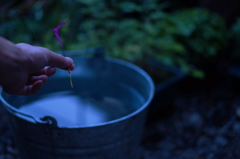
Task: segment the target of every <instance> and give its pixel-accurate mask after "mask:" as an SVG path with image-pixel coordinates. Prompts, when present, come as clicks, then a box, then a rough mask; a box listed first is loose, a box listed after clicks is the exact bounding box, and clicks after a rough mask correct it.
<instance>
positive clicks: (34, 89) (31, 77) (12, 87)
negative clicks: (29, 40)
mask: <svg viewBox="0 0 240 159" xmlns="http://www.w3.org/2000/svg"><path fill="white" fill-rule="evenodd" d="M55 67H58V68H60V69H64V70H68V69H70V70H73V69H74V64H73V60H72V59H71V58H69V57H63V56H62V55H60V54H56V53H54V52H52V51H50V50H48V49H47V48H44V47H38V46H32V45H29V44H25V43H19V44H14V43H12V42H10V41H8V40H6V39H5V38H3V37H0V85H1V86H2V88H3V90H4V91H5V92H7V93H9V94H15V95H31V94H36V93H38V92H39V90H40V89H41V87H42V85H43V84H44V83H45V82H46V81H47V80H48V78H49V77H50V76H52V75H54V73H55V72H56V69H55Z"/></svg>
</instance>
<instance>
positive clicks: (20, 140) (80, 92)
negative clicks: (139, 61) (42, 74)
mask: <svg viewBox="0 0 240 159" xmlns="http://www.w3.org/2000/svg"><path fill="white" fill-rule="evenodd" d="M85 52H86V50H85ZM87 52H89V50H88V51H87ZM90 52H92V53H93V55H94V56H91V57H82V56H81V57H79V56H77V57H73V60H74V63H75V65H76V68H75V70H74V71H72V78H73V84H74V89H72V88H71V87H70V85H69V77H68V73H67V71H62V70H57V73H56V74H55V75H54V76H53V77H51V78H50V79H49V81H48V82H47V83H46V84H44V86H43V88H42V89H41V91H40V92H39V93H38V94H36V95H31V96H27V97H24V96H15V95H9V94H7V93H5V92H2V93H1V97H0V99H1V101H2V103H3V105H4V107H5V108H6V109H7V110H8V113H9V120H10V123H11V127H12V129H13V131H14V134H15V137H16V143H17V145H18V149H19V152H20V155H21V158H22V159H113V158H114V159H137V158H138V157H139V156H138V155H139V142H140V140H141V135H142V131H143V127H144V123H145V118H146V113H147V107H148V105H149V104H150V102H151V100H152V98H153V95H154V84H153V81H152V79H151V78H150V76H149V75H148V74H147V73H146V72H145V71H143V70H142V69H140V68H139V67H137V66H135V65H133V64H131V63H129V62H126V61H123V60H119V59H114V58H105V57H104V56H103V51H102V49H94V50H90ZM82 53H83V51H80V52H78V51H77V52H73V55H79V54H82ZM68 54H69V53H68ZM59 92H61V93H60V94H61V98H57V100H58V101H60V100H63V98H64V97H65V96H68V95H69V94H74V95H77V96H80V97H81V100H82V99H84V100H86V101H87V104H89V103H94V104H95V105H97V106H99V107H101V108H96V109H101V110H102V109H103V110H105V111H107V113H106V114H107V119H104V120H103V121H101V120H98V121H97V122H96V121H95V122H92V121H93V119H95V118H99V115H98V114H95V115H92V116H88V119H89V120H91V122H89V123H85V124H84V123H78V120H76V121H77V122H76V123H71V124H69V125H68V122H65V121H66V120H68V118H64V120H62V121H63V122H60V121H59V120H58V118H57V117H58V116H56V115H54V114H51V113H50V114H46V115H44V116H41V115H40V116H35V115H34V113H35V114H36V113H40V112H39V110H40V109H38V107H39V105H38V106H36V107H35V105H34V102H35V101H38V100H39V99H41V100H42V99H45V98H47V96H46V94H51V97H55V96H58V95H59V94H58V93H59ZM71 99H72V98H71ZM115 99H117V100H118V101H116V100H115ZM86 101H85V102H86ZM119 101H120V103H119ZM121 102H122V103H124V104H122V103H121ZM109 103H110V104H109ZM60 104H63V103H60ZM24 105H25V106H26V105H28V107H29V108H31V110H32V112H27V111H24V109H22V108H23V106H24ZM63 105H67V106H69V109H70V107H71V102H67V103H64V104H63ZM51 106H52V105H51V104H50V106H49V107H51ZM53 106H55V107H56V106H58V104H55V105H53ZM59 107H60V105H59ZM81 110H82V111H83V109H81ZM81 110H80V111H78V110H76V111H72V114H73V113H74V114H75V115H76V116H77V118H78V117H81V119H82V116H84V115H87V113H82V111H81ZM125 110H127V111H125ZM62 113H63V114H64V113H69V112H67V111H65V112H64V111H63V112H62ZM78 113H79V115H78ZM72 114H71V112H70V115H68V116H67V117H69V118H72V116H74V115H72ZM80 114H81V115H80ZM119 114H120V115H119ZM105 117H106V116H105ZM69 123H70V122H69Z"/></svg>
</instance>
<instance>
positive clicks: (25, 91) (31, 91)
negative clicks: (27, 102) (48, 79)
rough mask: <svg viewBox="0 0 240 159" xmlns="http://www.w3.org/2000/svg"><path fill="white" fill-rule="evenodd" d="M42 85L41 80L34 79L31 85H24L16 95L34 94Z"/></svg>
mask: <svg viewBox="0 0 240 159" xmlns="http://www.w3.org/2000/svg"><path fill="white" fill-rule="evenodd" d="M42 85H43V81H41V80H38V81H35V83H33V85H27V86H24V87H23V89H22V90H21V91H20V92H19V93H18V95H24V96H28V95H32V94H36V93H38V92H39V91H40V89H41V87H42Z"/></svg>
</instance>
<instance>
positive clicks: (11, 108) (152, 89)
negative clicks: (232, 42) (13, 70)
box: [0, 57, 155, 129]
mask: <svg viewBox="0 0 240 159" xmlns="http://www.w3.org/2000/svg"><path fill="white" fill-rule="evenodd" d="M105 60H106V61H108V62H113V63H116V64H119V65H123V66H125V67H127V68H129V69H132V70H134V71H135V72H137V73H139V74H140V75H141V76H143V78H145V79H146V81H147V82H148V85H149V88H150V89H149V90H150V91H149V92H150V94H149V95H148V98H147V99H146V101H145V102H144V103H143V104H142V106H141V107H139V108H138V109H137V110H135V111H133V112H131V113H129V114H127V115H125V116H123V117H120V118H117V119H114V120H110V121H106V122H101V123H97V124H91V125H83V126H81V125H79V126H60V127H59V126H58V128H61V129H76V128H92V127H100V126H104V125H110V124H114V123H118V122H121V121H124V120H127V119H129V118H131V117H133V116H135V115H137V114H139V113H140V112H142V111H144V110H145V109H146V108H147V107H148V106H149V105H150V103H151V101H152V99H153V96H154V92H155V85H154V82H153V80H152V78H151V77H150V75H149V74H148V73H147V72H146V71H144V70H143V69H142V68H140V67H139V66H137V65H135V64H133V63H131V62H128V61H125V60H122V59H118V58H113V57H107V58H105ZM2 93H3V89H2V87H1V86H0V101H1V102H2V103H3V106H4V107H5V108H6V109H7V110H8V111H9V112H10V113H11V114H12V115H14V116H16V117H18V118H21V117H20V116H19V115H16V114H20V115H24V116H27V117H29V118H32V119H33V120H34V121H35V123H33V124H46V122H44V121H41V120H40V119H36V118H34V117H32V116H31V115H28V114H24V113H22V112H20V111H19V109H17V108H15V107H14V106H12V105H10V104H9V103H8V102H7V101H6V100H5V99H4V98H3V96H2ZM21 119H23V118H21ZM23 120H25V121H27V120H26V119H23ZM27 122H30V121H27ZM31 123H32V122H31Z"/></svg>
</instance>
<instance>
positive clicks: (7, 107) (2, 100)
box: [0, 86, 57, 127]
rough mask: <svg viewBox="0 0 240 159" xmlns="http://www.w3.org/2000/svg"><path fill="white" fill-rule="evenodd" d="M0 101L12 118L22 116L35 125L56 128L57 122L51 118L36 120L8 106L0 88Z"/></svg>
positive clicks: (45, 117)
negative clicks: (32, 121)
mask: <svg viewBox="0 0 240 159" xmlns="http://www.w3.org/2000/svg"><path fill="white" fill-rule="evenodd" d="M0 101H1V102H2V105H3V107H4V108H5V109H6V110H7V111H8V112H9V113H11V114H13V115H14V116H16V114H18V115H21V116H24V117H26V118H30V119H32V120H34V122H35V123H36V124H47V125H52V126H54V127H57V120H56V119H54V118H53V117H51V116H44V117H42V118H40V119H36V118H34V117H33V116H31V115H28V114H25V113H22V112H20V111H19V110H18V109H16V108H14V107H12V106H11V105H10V104H8V103H7V102H6V101H5V100H4V99H3V97H2V87H1V86H0Z"/></svg>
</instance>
